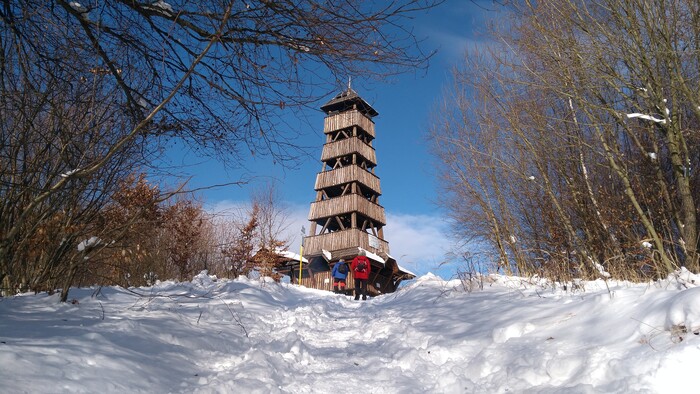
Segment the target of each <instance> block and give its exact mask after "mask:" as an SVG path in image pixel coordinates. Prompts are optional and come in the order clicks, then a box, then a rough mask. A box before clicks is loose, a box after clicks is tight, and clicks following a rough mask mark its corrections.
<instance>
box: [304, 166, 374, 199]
mask: <svg viewBox="0 0 700 394" xmlns="http://www.w3.org/2000/svg"><path fill="white" fill-rule="evenodd" d="M353 181H358V182H360V183H361V184H363V185H365V186H367V187H369V188H370V189H372V191H374V192H375V193H377V194H382V191H381V187H380V186H379V177H377V176H376V175H374V174H372V173H371V172H369V171H367V170H365V169H364V168H362V167H360V166H356V165H352V166H347V167H342V168H336V169H334V170H330V171H323V172H319V173H318V175H316V185H315V186H314V188H315V190H321V189H325V188H327V187H331V186H337V185H343V184H346V183H349V182H353Z"/></svg>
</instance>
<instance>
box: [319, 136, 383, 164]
mask: <svg viewBox="0 0 700 394" xmlns="http://www.w3.org/2000/svg"><path fill="white" fill-rule="evenodd" d="M350 153H359V154H360V155H362V156H363V157H364V158H365V159H367V160H368V161H370V162H371V163H372V164H374V165H377V154H376V152H375V150H374V148H372V147H371V146H369V145H367V144H366V143H364V142H363V141H362V140H361V139H359V138H357V137H352V138H347V139H343V140H338V141H333V142H329V143H327V144H325V145H323V151H322V153H321V161H328V160H331V159H334V158H336V157H341V156H345V155H347V154H350Z"/></svg>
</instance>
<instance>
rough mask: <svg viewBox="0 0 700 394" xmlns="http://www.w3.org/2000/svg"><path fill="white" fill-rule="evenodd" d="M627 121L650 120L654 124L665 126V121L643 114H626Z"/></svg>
mask: <svg viewBox="0 0 700 394" xmlns="http://www.w3.org/2000/svg"><path fill="white" fill-rule="evenodd" d="M627 118H628V119H632V118H640V119H644V120H650V121H652V122H655V123H661V124H666V119H659V118H656V117H654V116H653V115H645V114H640V113H638V112H635V113H632V114H627Z"/></svg>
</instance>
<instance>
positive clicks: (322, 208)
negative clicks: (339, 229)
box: [309, 194, 386, 225]
mask: <svg viewBox="0 0 700 394" xmlns="http://www.w3.org/2000/svg"><path fill="white" fill-rule="evenodd" d="M350 212H359V213H361V214H363V215H365V216H367V217H368V218H370V219H372V220H373V221H375V222H378V223H381V224H382V225H385V224H386V216H385V214H384V208H382V206H381V205H379V204H375V203H373V202H371V201H369V200H367V199H366V198H364V197H363V196H362V195H359V194H346V195H344V196H340V197H334V198H331V199H329V200H323V201H316V202H314V203H311V210H310V211H309V220H310V221H315V220H317V219H322V218H327V217H329V216H333V215H339V214H344V213H350ZM375 224H377V223H375Z"/></svg>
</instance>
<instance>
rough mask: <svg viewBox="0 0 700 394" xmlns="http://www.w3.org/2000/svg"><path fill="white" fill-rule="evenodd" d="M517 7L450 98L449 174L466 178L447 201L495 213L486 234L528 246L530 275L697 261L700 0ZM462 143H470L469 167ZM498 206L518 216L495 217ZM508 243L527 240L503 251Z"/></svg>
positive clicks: (637, 271)
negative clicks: (460, 191)
mask: <svg viewBox="0 0 700 394" xmlns="http://www.w3.org/2000/svg"><path fill="white" fill-rule="evenodd" d="M510 7H511V8H510V11H511V13H510V15H511V17H512V19H509V20H508V22H509V24H508V28H507V29H501V30H498V31H496V32H495V35H496V37H497V38H498V39H497V40H495V42H498V44H494V46H493V47H492V48H491V49H492V51H491V52H490V53H488V56H468V57H467V58H466V62H467V63H466V64H465V65H464V66H463V67H461V68H460V69H459V70H458V72H457V74H456V83H457V88H456V89H455V94H454V95H453V96H454V97H455V99H453V100H451V101H452V102H453V103H454V104H452V105H451V106H450V107H448V110H446V111H445V112H444V114H445V115H444V117H443V118H442V121H441V122H440V123H437V124H436V127H435V128H434V132H433V136H434V137H435V140H436V142H437V143H436V148H437V154H438V156H440V157H442V158H443V160H442V161H443V162H444V163H449V166H445V167H444V169H445V171H444V172H443V174H444V180H445V185H455V186H454V187H455V188H456V189H457V188H458V187H459V186H456V185H460V184H464V183H465V180H466V182H467V183H468V184H469V185H470V186H469V187H468V188H467V190H469V191H470V192H469V193H467V194H458V193H455V192H454V191H451V192H450V193H449V194H448V195H446V201H447V202H448V203H449V206H450V207H459V206H463V205H466V206H474V207H478V209H479V210H480V211H481V212H483V213H484V214H485V215H486V217H489V218H492V219H491V220H489V221H488V222H487V223H489V227H488V236H487V237H486V239H489V240H490V242H491V243H492V244H493V245H495V246H496V248H497V250H501V252H500V254H501V255H504V254H507V255H508V256H517V255H518V253H517V251H521V252H523V253H525V254H524V256H526V259H527V264H522V263H520V264H518V268H521V269H522V268H524V269H525V272H524V273H532V272H541V271H544V272H545V273H546V274H547V275H551V276H552V277H571V276H584V277H599V276H601V275H602V276H607V275H608V274H609V273H608V271H609V272H611V273H614V274H616V275H618V276H621V277H627V278H632V279H634V278H639V277H647V276H652V277H653V276H665V275H666V274H668V273H669V272H670V271H672V270H674V269H675V268H677V267H678V266H680V265H685V266H687V267H688V268H689V269H691V270H694V271H697V270H698V268H699V267H698V253H697V246H698V236H697V219H696V214H697V209H698V202H697V192H698V173H697V172H696V171H694V170H693V169H694V168H695V167H696V164H697V161H698V154H697V152H698V149H697V148H698V146H697V145H698V142H699V140H698V138H697V127H698V126H699V124H698V123H699V122H698V121H699V120H700V117H699V116H698V115H700V107H699V106H698V101H699V100H700V98H698V96H697V94H696V93H691V92H696V91H697V90H698V81H699V80H700V78H699V77H700V73H699V72H698V69H699V68H698V64H699V63H700V56H698V54H699V53H700V51H699V50H698V46H699V42H698V40H697V36H696V33H695V32H697V31H700V20H698V19H697V18H694V17H691V15H697V12H698V11H699V7H700V6H699V5H698V4H697V2H694V1H682V0H677V1H670V2H668V1H635V0H606V1H600V2H591V1H574V0H571V1H561V2H529V1H524V2H513V3H512V4H511V5H510ZM496 45H497V46H496ZM445 125H449V127H446V126H445ZM456 131H458V132H456ZM446 141H455V144H453V145H451V146H450V145H447V144H445V142H446ZM455 146H460V147H465V148H466V149H464V150H463V151H464V154H463V155H462V157H460V163H459V164H454V163H451V162H450V160H453V159H454V157H455V152H456V148H455ZM464 163H469V165H468V166H467V165H464ZM482 164H483V165H482ZM461 165H464V170H463V169H460V168H459V167H458V166H461ZM455 167H457V168H455ZM465 170H466V171H465ZM491 172H492V173H495V174H496V176H494V177H491V178H489V177H488V174H489V173H491ZM480 184H483V185H486V186H485V187H484V186H479V185H480ZM504 190H507V191H508V193H506V194H505V195H504V198H503V199H501V197H500V196H501V195H502V193H501V192H502V191H504ZM465 196H467V197H468V198H464V197H465ZM480 201H481V202H480ZM475 202H476V203H477V204H475ZM484 202H488V204H485V203H484ZM496 202H499V203H500V202H505V204H501V205H497V204H495V203H496ZM495 208H498V209H495ZM452 209H453V208H452ZM453 210H454V209H453ZM499 212H507V213H508V215H509V216H510V218H511V219H512V220H503V219H501V220H498V221H495V222H494V220H493V218H499V216H498V215H497V214H498V213H499ZM458 223H459V221H458ZM463 223H466V224H467V226H466V228H467V229H469V230H471V229H474V227H475V226H476V225H477V223H476V222H474V221H471V222H463ZM493 223H497V224H498V226H496V225H494V224H493ZM469 230H466V231H469ZM508 240H516V241H517V242H516V243H514V244H511V245H509V248H507V249H505V250H504V249H503V245H505V244H507V241H508ZM516 246H517V250H516V249H515V247H516Z"/></svg>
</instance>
